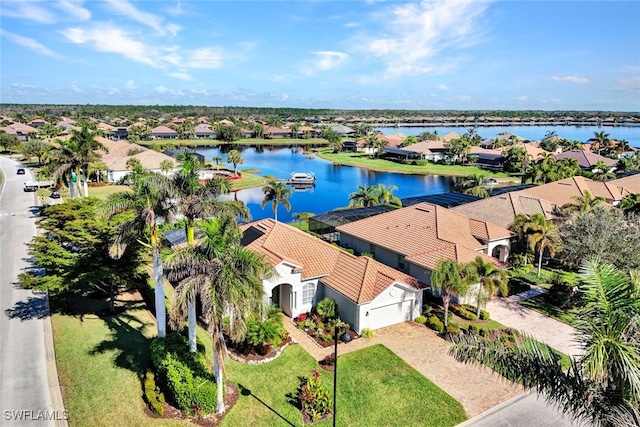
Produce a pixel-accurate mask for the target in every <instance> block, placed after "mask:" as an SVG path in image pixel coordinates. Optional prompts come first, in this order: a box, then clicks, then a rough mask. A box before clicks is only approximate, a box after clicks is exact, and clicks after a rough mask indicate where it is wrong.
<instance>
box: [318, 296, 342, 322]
mask: <svg viewBox="0 0 640 427" xmlns="http://www.w3.org/2000/svg"><path fill="white" fill-rule="evenodd" d="M316 311H317V312H318V314H319V315H320V316H322V317H324V318H325V319H335V318H336V317H338V304H336V302H335V301H334V300H332V299H330V298H324V299H322V301H320V302H319V303H318V305H317V306H316Z"/></svg>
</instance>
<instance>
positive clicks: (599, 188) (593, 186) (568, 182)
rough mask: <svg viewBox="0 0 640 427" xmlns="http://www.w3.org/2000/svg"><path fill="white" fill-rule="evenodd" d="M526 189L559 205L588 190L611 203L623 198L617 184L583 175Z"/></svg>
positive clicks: (531, 193)
mask: <svg viewBox="0 0 640 427" xmlns="http://www.w3.org/2000/svg"><path fill="white" fill-rule="evenodd" d="M524 191H525V192H526V193H527V194H530V195H532V196H534V197H538V198H540V199H544V200H546V201H548V202H550V203H552V204H554V205H557V206H562V205H565V204H567V203H575V199H574V197H579V196H584V194H585V193H586V192H587V191H588V192H589V193H591V195H592V196H596V197H603V198H604V199H605V201H606V202H607V203H610V204H611V203H614V202H616V201H620V200H622V198H623V194H622V191H621V190H620V188H618V187H617V186H616V185H615V184H612V183H611V182H603V181H594V180H592V179H589V178H585V177H583V176H574V177H571V178H565V179H561V180H560V181H554V182H550V183H548V184H544V185H539V186H537V187H531V188H529V189H527V190H524Z"/></svg>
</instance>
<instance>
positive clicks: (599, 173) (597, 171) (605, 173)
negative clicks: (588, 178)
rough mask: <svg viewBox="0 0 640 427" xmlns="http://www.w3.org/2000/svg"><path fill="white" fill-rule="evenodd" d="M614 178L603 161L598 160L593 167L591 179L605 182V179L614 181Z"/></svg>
mask: <svg viewBox="0 0 640 427" xmlns="http://www.w3.org/2000/svg"><path fill="white" fill-rule="evenodd" d="M615 177H616V174H615V173H613V172H611V171H610V170H609V167H607V165H606V164H605V163H604V160H598V162H597V163H596V165H595V166H594V167H593V179H595V180H596V181H606V180H607V179H614V178H615Z"/></svg>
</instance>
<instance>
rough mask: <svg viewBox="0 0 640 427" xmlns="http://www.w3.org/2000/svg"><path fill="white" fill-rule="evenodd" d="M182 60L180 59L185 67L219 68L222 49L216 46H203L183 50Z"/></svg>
mask: <svg viewBox="0 0 640 427" xmlns="http://www.w3.org/2000/svg"><path fill="white" fill-rule="evenodd" d="M184 56H185V57H184V60H183V61H180V62H181V63H182V65H183V66H184V67H186V68H220V67H221V66H222V51H221V50H220V49H218V48H212V47H204V48H201V49H196V50H191V51H185V52H184Z"/></svg>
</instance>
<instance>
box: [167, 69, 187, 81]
mask: <svg viewBox="0 0 640 427" xmlns="http://www.w3.org/2000/svg"><path fill="white" fill-rule="evenodd" d="M167 76H169V77H173V78H176V79H180V80H184V81H190V80H193V77H191V75H189V73H185V72H183V71H178V72H173V73H167Z"/></svg>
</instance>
